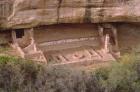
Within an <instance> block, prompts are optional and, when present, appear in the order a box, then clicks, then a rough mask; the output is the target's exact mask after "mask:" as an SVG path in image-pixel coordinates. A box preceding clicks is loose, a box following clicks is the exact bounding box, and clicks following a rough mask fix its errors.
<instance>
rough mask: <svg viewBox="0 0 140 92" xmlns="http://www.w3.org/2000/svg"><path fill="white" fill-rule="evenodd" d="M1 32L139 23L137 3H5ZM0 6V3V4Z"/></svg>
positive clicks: (119, 0) (20, 0)
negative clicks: (6, 11) (67, 25)
mask: <svg viewBox="0 0 140 92" xmlns="http://www.w3.org/2000/svg"><path fill="white" fill-rule="evenodd" d="M9 1H11V2H12V7H13V9H12V13H11V14H10V15H9V17H8V18H7V19H6V20H5V21H4V22H2V23H1V25H2V27H4V28H28V27H34V26H37V25H51V24H59V23H104V22H140V1H139V0H9ZM0 2H1V1H0Z"/></svg>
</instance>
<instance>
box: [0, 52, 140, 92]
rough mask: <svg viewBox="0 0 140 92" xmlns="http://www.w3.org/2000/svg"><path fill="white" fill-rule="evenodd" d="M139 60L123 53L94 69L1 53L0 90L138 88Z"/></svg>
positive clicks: (111, 91)
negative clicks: (91, 70) (118, 57)
mask: <svg viewBox="0 0 140 92" xmlns="http://www.w3.org/2000/svg"><path fill="white" fill-rule="evenodd" d="M139 90H140V62H139V60H137V59H136V58H135V55H125V56H123V57H122V58H121V59H120V60H119V61H118V62H114V63H112V65H111V66H110V67H104V68H100V69H97V70H95V71H93V72H87V71H83V70H80V68H73V67H64V66H46V65H43V64H37V63H34V62H32V61H28V60H23V59H20V58H14V57H5V56H1V57H0V92H139Z"/></svg>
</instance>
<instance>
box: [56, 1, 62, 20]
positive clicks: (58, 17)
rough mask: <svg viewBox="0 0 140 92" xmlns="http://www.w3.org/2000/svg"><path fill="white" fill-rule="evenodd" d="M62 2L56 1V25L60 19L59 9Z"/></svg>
mask: <svg viewBox="0 0 140 92" xmlns="http://www.w3.org/2000/svg"><path fill="white" fill-rule="evenodd" d="M61 4H62V0H58V7H57V23H59V19H60V8H61Z"/></svg>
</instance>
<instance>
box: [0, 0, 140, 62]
mask: <svg viewBox="0 0 140 92" xmlns="http://www.w3.org/2000/svg"><path fill="white" fill-rule="evenodd" d="M137 3H139V2H135V0H134V1H130V0H123V1H120V0H118V1H116V0H34V2H33V0H1V1H0V39H3V40H0V44H5V43H9V44H10V45H11V46H12V47H13V48H14V49H16V50H17V51H18V52H19V55H20V56H21V57H22V58H25V59H31V60H35V61H39V62H45V63H52V64H69V63H75V62H87V61H88V62H93V63H98V62H106V61H114V60H116V59H117V58H119V57H120V53H121V52H125V51H126V52H127V51H128V53H129V50H130V49H132V48H134V46H135V45H134V44H136V45H137V46H138V42H139V32H138V30H139V29H140V28H139V25H136V24H137V23H139V20H140V19H139V18H140V17H139V16H140V15H139V13H138V10H139V5H137ZM128 4H131V5H133V6H134V7H132V6H129V5H128ZM130 10H131V11H130ZM133 15H134V16H133ZM134 31H135V32H134ZM124 35H125V36H124ZM134 40H135V41H134ZM127 42H129V43H130V44H129V45H128V43H127Z"/></svg>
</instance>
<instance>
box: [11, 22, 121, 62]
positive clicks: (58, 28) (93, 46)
mask: <svg viewBox="0 0 140 92" xmlns="http://www.w3.org/2000/svg"><path fill="white" fill-rule="evenodd" d="M12 39H13V47H14V48H15V49H17V50H18V51H19V52H20V54H21V57H23V58H27V59H31V60H35V61H41V62H46V63H54V64H67V63H74V62H87V61H95V62H97V61H98V62H100V61H111V60H115V59H116V58H118V57H119V50H118V40H117V30H116V29H115V27H114V26H113V25H111V24H102V25H98V24H88V23H87V24H58V25H50V26H39V27H35V28H30V29H16V30H13V31H12Z"/></svg>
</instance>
